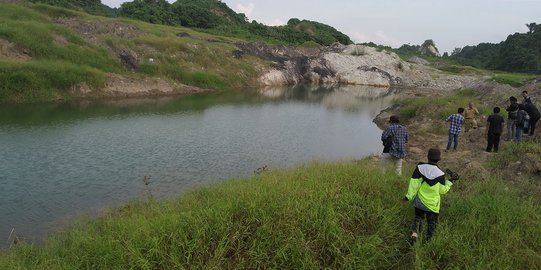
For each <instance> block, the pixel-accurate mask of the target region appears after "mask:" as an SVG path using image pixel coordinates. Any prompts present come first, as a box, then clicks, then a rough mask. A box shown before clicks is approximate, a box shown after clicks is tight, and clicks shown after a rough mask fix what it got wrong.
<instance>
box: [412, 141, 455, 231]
mask: <svg viewBox="0 0 541 270" xmlns="http://www.w3.org/2000/svg"><path fill="white" fill-rule="evenodd" d="M440 159H441V152H440V150H439V149H434V148H431V149H429V150H428V163H423V162H421V163H419V164H417V166H416V167H415V171H414V172H413V175H412V176H411V179H410V182H409V186H408V193H407V194H406V196H405V197H404V199H403V201H404V202H407V201H412V202H413V206H414V208H415V218H414V220H413V224H412V228H411V229H412V233H411V241H412V242H414V241H416V240H417V237H418V236H419V235H418V232H419V231H420V230H421V222H422V220H423V219H424V218H425V217H426V219H427V222H428V230H427V235H426V240H427V241H428V240H430V238H431V237H432V236H433V235H434V232H435V231H436V226H437V224H438V213H439V212H440V200H441V199H440V196H441V195H442V194H445V193H447V192H448V191H449V190H450V189H451V186H452V185H453V183H452V182H451V181H449V180H446V179H445V173H444V172H443V171H442V170H441V169H440V168H439V167H438V161H440ZM456 177H457V178H456V179H458V176H456ZM456 179H452V180H456Z"/></svg>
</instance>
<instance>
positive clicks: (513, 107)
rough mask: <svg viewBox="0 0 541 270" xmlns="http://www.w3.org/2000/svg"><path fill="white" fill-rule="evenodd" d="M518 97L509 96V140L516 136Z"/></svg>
mask: <svg viewBox="0 0 541 270" xmlns="http://www.w3.org/2000/svg"><path fill="white" fill-rule="evenodd" d="M517 101H518V100H517V98H516V97H513V96H511V97H509V106H508V107H507V109H505V110H506V111H507V140H508V141H510V140H513V139H515V137H516V134H515V131H516V129H517V114H518V102H517Z"/></svg>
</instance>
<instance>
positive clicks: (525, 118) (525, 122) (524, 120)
mask: <svg viewBox="0 0 541 270" xmlns="http://www.w3.org/2000/svg"><path fill="white" fill-rule="evenodd" d="M519 113H520V114H521V116H522V117H520V121H519V122H518V123H517V127H520V128H528V127H529V126H530V116H529V115H528V113H527V112H526V111H524V110H521V111H519Z"/></svg>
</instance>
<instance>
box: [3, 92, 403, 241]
mask: <svg viewBox="0 0 541 270" xmlns="http://www.w3.org/2000/svg"><path fill="white" fill-rule="evenodd" d="M392 99H393V94H392V91H389V90H388V89H381V88H370V87H351V86H350V87H339V88H308V87H296V88H276V89H266V90H265V91H260V93H257V91H249V93H247V92H246V91H244V92H234V93H218V94H205V95H195V96H187V97H175V98H159V99H128V100H118V101H99V102H98V101H91V102H90V101H81V102H72V103H66V104H38V105H36V104H33V105H18V106H8V105H2V106H1V107H0V247H2V246H4V247H5V243H6V242H5V240H4V239H7V238H8V235H9V234H10V232H11V230H12V228H15V230H16V233H17V236H19V237H20V238H25V239H27V240H32V239H36V238H40V237H42V236H43V235H44V234H46V233H47V232H50V231H54V230H56V229H57V228H58V227H59V226H63V225H64V224H66V223H69V222H70V221H71V220H73V218H74V217H77V216H80V215H82V214H85V215H86V214H94V213H96V212H97V211H99V210H100V209H103V208H105V207H114V206H118V205H119V204H121V203H122V202H125V201H127V200H132V199H140V198H145V196H146V195H147V192H148V190H150V191H151V192H152V195H153V196H155V197H168V196H174V195H176V194H179V193H182V192H184V191H186V190H189V189H192V188H194V187H196V186H199V185H206V184H210V183H214V182H218V181H222V180H224V179H227V178H232V177H244V176H249V175H251V174H253V172H254V170H255V169H257V168H258V167H261V166H263V165H267V166H268V167H270V168H276V167H285V166H295V165H298V164H302V163H307V162H310V161H313V160H323V161H327V160H338V159H355V158H361V157H363V156H366V155H369V154H371V153H377V152H379V151H380V150H381V143H380V141H379V136H380V134H381V131H380V130H379V129H378V128H377V126H376V125H375V124H373V123H372V119H373V118H374V117H375V116H376V115H377V114H378V113H379V111H380V110H382V109H384V108H386V107H387V106H389V104H390V102H391V101H392ZM145 176H151V180H150V181H151V183H150V185H149V186H148V188H149V189H146V186H145V184H144V181H143V179H144V177H145Z"/></svg>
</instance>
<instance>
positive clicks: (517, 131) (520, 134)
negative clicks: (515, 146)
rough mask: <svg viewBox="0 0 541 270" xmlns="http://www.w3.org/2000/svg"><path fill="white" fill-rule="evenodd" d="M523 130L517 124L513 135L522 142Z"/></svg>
mask: <svg viewBox="0 0 541 270" xmlns="http://www.w3.org/2000/svg"><path fill="white" fill-rule="evenodd" d="M523 132H524V129H523V128H522V127H521V125H517V129H516V131H515V134H516V135H515V136H516V140H517V142H522V133H523Z"/></svg>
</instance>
